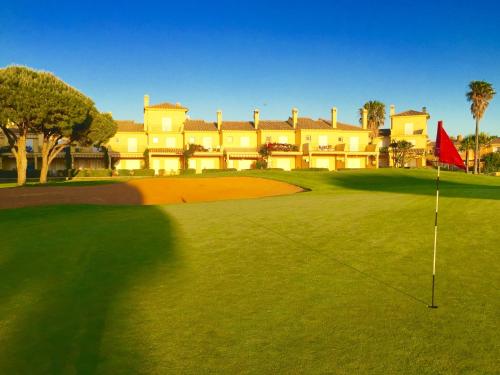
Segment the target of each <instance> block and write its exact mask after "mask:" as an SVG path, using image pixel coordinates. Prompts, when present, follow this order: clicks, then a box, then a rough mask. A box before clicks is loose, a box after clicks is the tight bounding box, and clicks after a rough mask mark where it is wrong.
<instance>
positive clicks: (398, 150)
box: [389, 140, 413, 168]
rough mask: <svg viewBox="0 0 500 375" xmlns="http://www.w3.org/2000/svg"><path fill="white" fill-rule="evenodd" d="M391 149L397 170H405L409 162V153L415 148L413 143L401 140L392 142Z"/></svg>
mask: <svg viewBox="0 0 500 375" xmlns="http://www.w3.org/2000/svg"><path fill="white" fill-rule="evenodd" d="M389 147H390V148H391V150H392V160H393V163H394V166H395V167H396V168H403V167H404V166H405V164H406V163H407V161H408V156H409V151H410V150H411V149H412V148H413V143H411V142H408V141H405V140H401V141H396V140H392V142H391V144H390V145H389Z"/></svg>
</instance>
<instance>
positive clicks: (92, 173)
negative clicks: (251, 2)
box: [71, 169, 111, 177]
mask: <svg viewBox="0 0 500 375" xmlns="http://www.w3.org/2000/svg"><path fill="white" fill-rule="evenodd" d="M71 174H72V175H73V176H74V177H110V176H111V171H110V170H109V169H79V170H73V171H72V173H71Z"/></svg>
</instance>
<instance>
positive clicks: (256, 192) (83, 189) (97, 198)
mask: <svg viewBox="0 0 500 375" xmlns="http://www.w3.org/2000/svg"><path fill="white" fill-rule="evenodd" d="M300 191H303V190H302V189H301V188H299V187H298V186H295V185H290V184H287V183H284V182H279V181H274V180H268V179H263V178H254V177H217V178H147V179H138V180H130V181H127V182H123V183H116V184H108V185H95V186H47V187H19V188H5V189H0V208H16V207H26V206H37V205H50V204H132V205H149V204H167V203H190V202H208V201H217V200H226V199H244V198H258V197H270V196H276V195H285V194H293V193H297V192H300Z"/></svg>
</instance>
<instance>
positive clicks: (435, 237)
mask: <svg viewBox="0 0 500 375" xmlns="http://www.w3.org/2000/svg"><path fill="white" fill-rule="evenodd" d="M440 171H441V165H440V164H439V161H438V173H437V178H436V216H435V218H434V257H433V260H432V302H431V304H430V305H429V306H428V307H429V308H431V309H437V306H436V305H434V287H435V285H436V250H437V235H438V210H439V172H440Z"/></svg>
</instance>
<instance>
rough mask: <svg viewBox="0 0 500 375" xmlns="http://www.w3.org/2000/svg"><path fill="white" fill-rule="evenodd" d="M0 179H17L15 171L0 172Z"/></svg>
mask: <svg viewBox="0 0 500 375" xmlns="http://www.w3.org/2000/svg"><path fill="white" fill-rule="evenodd" d="M0 178H17V170H16V169H12V170H10V171H7V170H0Z"/></svg>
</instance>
